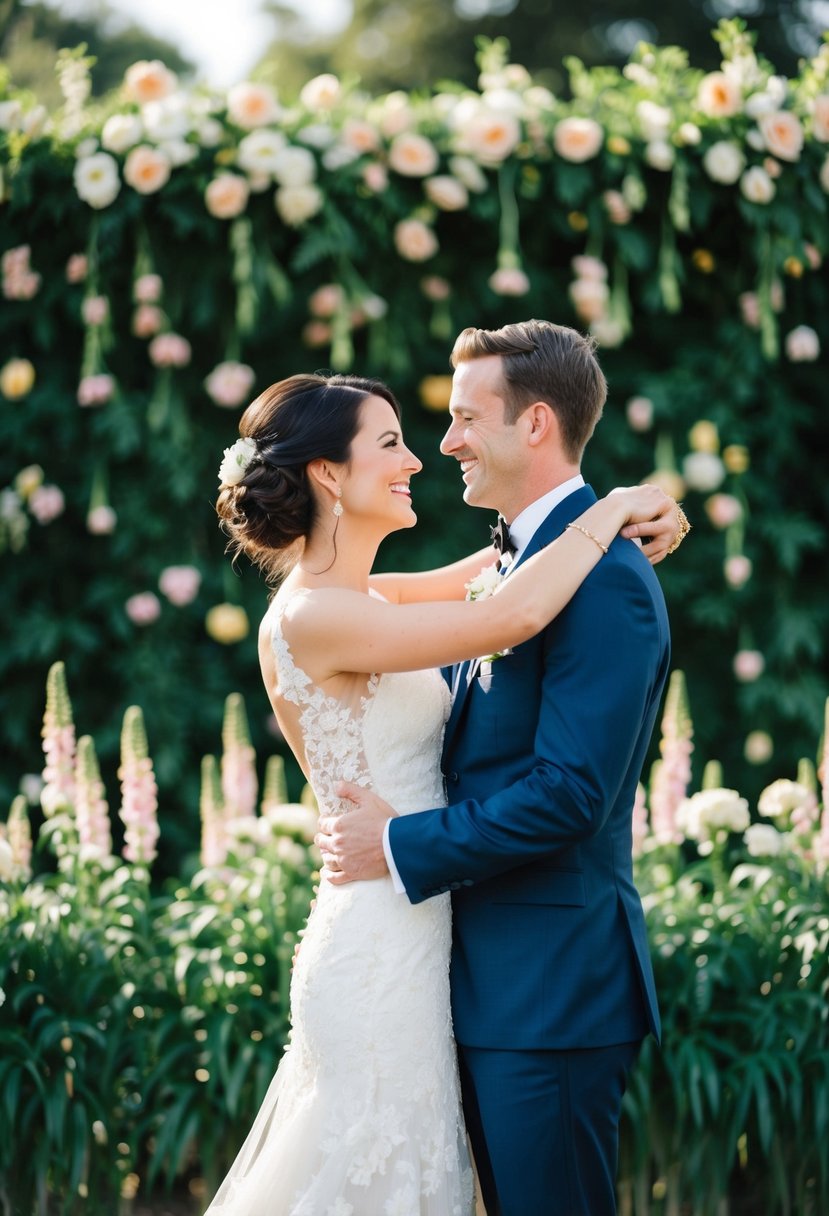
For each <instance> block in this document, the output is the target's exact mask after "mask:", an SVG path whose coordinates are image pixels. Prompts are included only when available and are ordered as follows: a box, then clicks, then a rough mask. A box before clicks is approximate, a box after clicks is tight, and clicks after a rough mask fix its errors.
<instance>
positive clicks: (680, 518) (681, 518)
mask: <svg viewBox="0 0 829 1216" xmlns="http://www.w3.org/2000/svg"><path fill="white" fill-rule="evenodd" d="M676 516H677V523H678V524H679V531H678V532H677V534H676V536H675V537H674V539H673V540H672V541H671V544H670V547H669V549H668V552H667V554H666V556H670V554H671V553H675V552H676V550H677V549H678V548H679V546H680V545H681V544H682V542H683V541H684V540H685V537H686V536H687V535H688V533H689V532H690V531H691V525H690V524H689V523H688V516H687V515H686V514H685V512H684V511H683V510H682V507H681V506H680V505H679V503H677V504H676Z"/></svg>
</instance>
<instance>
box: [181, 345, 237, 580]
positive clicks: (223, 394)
mask: <svg viewBox="0 0 829 1216" xmlns="http://www.w3.org/2000/svg"><path fill="white" fill-rule="evenodd" d="M255 379H256V374H255V372H254V370H253V368H252V367H249V366H248V364H247V363H235V362H233V361H232V360H231V361H228V362H225V363H219V364H218V365H217V366H216V367H214V368H213V371H212V372H211V373H210V375H209V376H208V377H207V379H206V380H205V382H204V387H205V388H206V389H207V393H208V396H209V397H210V398H211V400H212V401H213V402H215V404H216V405H221V406H223V407H224V408H225V409H233V408H234V407H235V406H238V405H241V404H242V403H243V402H244V401H247V399H248V397H249V396H250V390H251V389H252V388H253V382H254V380H255ZM162 590H163V588H162Z"/></svg>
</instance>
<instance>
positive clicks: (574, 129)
mask: <svg viewBox="0 0 829 1216" xmlns="http://www.w3.org/2000/svg"><path fill="white" fill-rule="evenodd" d="M603 141H604V132H603V130H602V128H601V127H600V126H599V124H598V123H597V122H595V121H594V120H593V119H592V118H563V119H562V120H561V122H560V123H558V124H557V126H556V129H555V133H554V136H553V143H554V146H555V150H556V152H558V154H559V156H560V157H561V158H562V159H563V160H569V161H572V162H573V163H574V164H581V163H582V162H583V161H586V160H592V158H593V157H594V156H597V155H598V154H599V152H600V151H601V147H602V143H603Z"/></svg>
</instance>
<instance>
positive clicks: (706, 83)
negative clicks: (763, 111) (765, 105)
mask: <svg viewBox="0 0 829 1216" xmlns="http://www.w3.org/2000/svg"><path fill="white" fill-rule="evenodd" d="M697 105H698V106H699V108H700V109H701V110H702V112H703V114H707V115H708V117H709V118H731V117H732V116H733V115H734V114H739V112H740V110H741V109H742V97H741V94H740V87H739V85H738V84H737V82H736V81H735V80H732V79H731V77H729V76H726V75H725V73H724V72H709V73H708V75H707V76H703V78H702V80H701V81H700V85H699V89H698V90H697Z"/></svg>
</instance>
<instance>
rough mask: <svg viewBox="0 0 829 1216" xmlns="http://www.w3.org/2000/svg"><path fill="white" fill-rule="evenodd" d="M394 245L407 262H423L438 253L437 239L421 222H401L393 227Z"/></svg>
mask: <svg viewBox="0 0 829 1216" xmlns="http://www.w3.org/2000/svg"><path fill="white" fill-rule="evenodd" d="M394 244H395V248H396V249H397V252H398V253H399V254H400V256H401V257H402V258H405V259H406V261H407V262H425V261H427V260H428V259H429V258H432V257H434V256H435V254H436V253H437V251H438V239H437V237H436V236H435V234H434V232H433V231H432V229H431V228H429V227H428V225H426V224H424V223H423V221H422V220H401V221H400V223H399V224H397V225H395V229H394Z"/></svg>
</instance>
